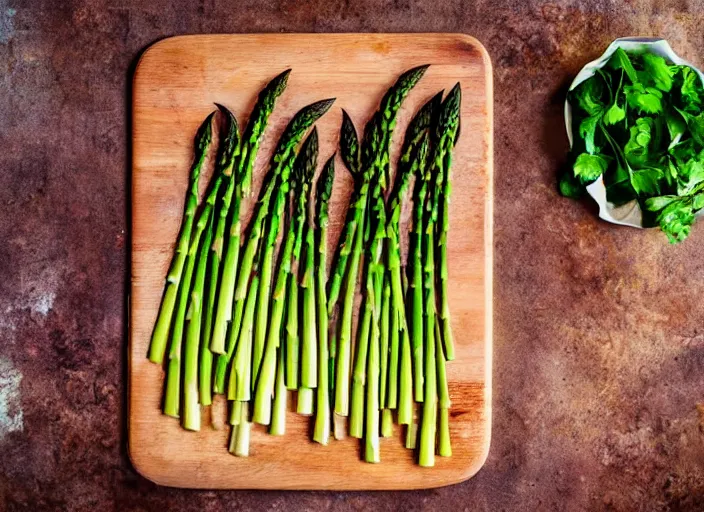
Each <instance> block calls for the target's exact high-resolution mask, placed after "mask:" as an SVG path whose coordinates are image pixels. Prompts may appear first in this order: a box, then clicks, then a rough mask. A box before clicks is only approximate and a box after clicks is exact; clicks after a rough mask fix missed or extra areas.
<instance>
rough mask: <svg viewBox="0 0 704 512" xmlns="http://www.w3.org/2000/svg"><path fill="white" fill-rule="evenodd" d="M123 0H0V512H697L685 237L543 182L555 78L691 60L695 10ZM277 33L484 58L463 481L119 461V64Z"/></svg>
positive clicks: (701, 19) (696, 368)
mask: <svg viewBox="0 0 704 512" xmlns="http://www.w3.org/2000/svg"><path fill="white" fill-rule="evenodd" d="M113 4H114V5H117V3H112V2H111V3H110V5H113ZM120 4H121V5H122V7H119V8H115V7H112V8H110V9H106V8H107V7H108V5H109V3H108V2H104V1H103V2H101V1H99V0H87V1H85V2H80V1H74V2H62V3H61V5H59V3H57V2H49V1H48V0H46V1H44V2H40V1H35V2H19V1H13V0H0V70H1V71H0V75H1V76H2V80H1V81H0V120H2V124H1V129H0V148H2V151H1V152H0V161H1V162H2V165H1V166H0V169H2V172H0V204H1V205H2V210H0V211H1V213H0V240H2V243H0V313H1V316H0V321H1V322H0V333H1V334H2V342H0V404H2V407H0V425H1V426H0V436H1V439H0V510H3V509H5V510H10V511H12V510H32V511H34V510H38V511H42V510H62V509H63V510H86V511H93V510H120V511H123V510H124V511H132V510H135V511H151V510H154V511H164V510H173V511H180V510H207V511H215V510H224V509H228V510H267V509H280V510H295V509H308V510H369V509H374V508H381V509H388V510H396V509H398V510H472V511H473V510H488V511H497V510H507V511H514V510H624V511H627V510H701V509H702V507H704V462H703V461H704V445H703V442H702V440H703V437H702V432H701V427H700V422H701V421H702V418H704V416H700V413H699V412H698V410H697V403H699V402H701V401H704V399H703V397H704V332H703V331H702V325H703V322H702V319H703V318H704V302H703V301H702V300H701V297H702V295H703V294H704V285H703V284H701V283H702V282H704V259H703V258H702V254H701V250H700V247H701V246H702V244H703V243H704V225H702V224H701V223H700V224H699V225H697V226H696V227H695V228H694V230H693V233H692V236H691V237H690V239H689V240H688V241H687V242H686V243H684V244H683V245H681V246H678V247H669V246H667V244H666V243H665V241H664V238H663V236H662V235H661V234H659V233H657V232H643V231H637V230H632V229H627V228H616V227H613V226H609V225H606V224H604V223H602V222H600V221H599V220H597V219H596V217H595V216H594V212H593V209H592V208H590V207H589V206H587V205H582V204H578V203H573V202H570V201H567V200H562V199H559V198H558V197H557V195H556V193H555V188H554V174H555V171H556V169H557V168H558V167H559V165H560V164H561V162H562V161H563V156H564V151H565V149H566V139H565V136H564V134H563V127H562V120H561V115H562V112H561V109H562V100H563V98H564V91H565V88H566V85H567V83H568V81H569V80H570V79H571V78H572V76H574V74H575V73H576V72H577V70H578V69H579V68H580V67H581V65H582V64H583V63H584V62H586V61H588V60H590V59H592V58H594V57H596V56H598V55H599V54H600V53H601V52H602V51H603V49H604V48H605V46H606V45H607V44H608V43H609V42H610V41H611V40H612V39H614V38H616V37H618V36H624V35H633V34H641V35H661V36H664V37H666V38H667V39H669V40H670V42H671V43H672V45H673V47H674V49H675V50H676V51H677V52H678V53H680V54H681V55H683V56H685V57H687V58H689V59H691V60H692V61H694V62H696V63H698V64H699V65H702V64H704V57H702V54H701V53H700V52H701V51H702V48H704V32H703V31H702V27H703V26H704V3H703V2H701V1H700V0H689V1H685V0H677V1H671V0H633V1H631V2H624V3H621V4H620V5H618V6H615V5H614V4H616V2H606V1H600V0H592V1H589V0H587V1H579V2H577V1H574V2H567V1H561V2H560V1H556V2H552V3H546V2H541V1H538V0H520V1H519V0H494V1H488V0H480V1H477V2H469V1H464V0H462V1H460V0H457V1H453V2H420V1H412V0H411V1H400V2H377V1H376V0H367V1H364V2H354V3H352V2H350V3H349V4H340V5H338V4H335V3H333V2H330V1H327V0H325V1H323V0H318V1H313V2H299V3H295V4H294V2H274V1H267V0H263V1H256V2H255V1H253V0H252V1H250V0H247V1H241V2H239V4H240V7H234V4H235V2H227V3H225V2H218V3H217V5H216V4H215V3H214V2H212V1H205V2H193V1H186V0H174V1H172V2H162V1H159V0H152V1H149V2H136V1H132V2H129V1H127V2H121V3H120ZM280 30H287V31H398V32H400V31H445V32H465V33H469V34H472V35H474V36H476V37H477V38H478V39H479V40H480V41H482V42H483V43H484V44H485V46H486V47H487V49H488V51H489V53H490V55H491V57H492V60H493V63H494V78H495V114H496V115H495V126H496V131H495V163H496V182H495V185H496V187H495V189H496V212H495V255H496V262H495V294H494V295H495V337H494V347H495V352H494V428H493V435H492V448H491V451H490V454H489V459H488V461H487V464H486V465H485V466H484V468H483V469H482V470H481V471H480V472H479V473H478V474H477V476H475V477H474V478H473V479H471V480H470V481H468V482H466V483H463V484H460V485H457V486H452V487H448V488H442V489H437V490H433V491H417V492H408V493H395V492H382V493H374V494H366V493H358V492H355V493H314V492H301V493H288V492H204V491H203V492H198V491H179V490H174V489H166V488H159V487H157V486H155V485H153V484H151V483H149V482H148V481H146V480H144V479H142V478H141V477H139V476H137V475H136V474H135V472H134V471H133V470H132V469H131V467H130V465H129V463H128V461H127V458H126V452H125V434H124V418H125V416H124V414H125V406H124V397H125V382H126V381H125V377H124V363H125V355H126V350H125V347H126V345H125V325H126V319H125V299H124V297H125V293H126V284H127V282H128V272H127V269H126V261H127V247H128V245H127V244H126V242H127V239H126V238H127V233H126V226H127V225H128V218H127V198H126V194H127V190H128V189H129V187H128V183H127V175H128V169H129V166H128V161H127V154H128V133H129V131H128V120H127V112H128V109H127V105H128V104H129V100H128V98H127V96H126V94H127V93H126V91H127V86H128V83H129V80H128V70H129V68H130V66H131V65H132V64H133V63H134V62H135V59H136V56H137V55H138V54H139V52H140V50H142V49H143V48H145V47H146V46H147V45H149V44H150V43H152V42H154V41H155V40H157V39H159V38H162V37H164V36H168V35H174V34H182V33H199V32H243V31H280ZM20 411H21V420H20ZM701 414H703V415H704V410H703V411H702V413H701Z"/></svg>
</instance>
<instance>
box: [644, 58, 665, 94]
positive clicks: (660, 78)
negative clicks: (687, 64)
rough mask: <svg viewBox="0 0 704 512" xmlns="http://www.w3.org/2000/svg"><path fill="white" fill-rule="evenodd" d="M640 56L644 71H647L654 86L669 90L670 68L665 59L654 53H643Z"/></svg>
mask: <svg viewBox="0 0 704 512" xmlns="http://www.w3.org/2000/svg"><path fill="white" fill-rule="evenodd" d="M641 58H642V59H643V66H644V67H645V71H646V73H649V74H650V76H651V77H652V79H653V81H654V82H655V87H657V88H658V89H660V90H661V91H666V92H669V91H670V89H672V70H671V69H670V66H668V65H667V62H665V59H663V58H662V57H660V55H655V54H654V53H644V54H643V55H641Z"/></svg>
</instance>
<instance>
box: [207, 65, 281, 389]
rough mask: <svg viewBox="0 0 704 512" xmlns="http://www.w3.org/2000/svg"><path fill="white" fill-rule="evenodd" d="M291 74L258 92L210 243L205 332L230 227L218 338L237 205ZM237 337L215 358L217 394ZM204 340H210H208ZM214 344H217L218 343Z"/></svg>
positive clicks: (232, 262)
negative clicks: (212, 239) (207, 315)
mask: <svg viewBox="0 0 704 512" xmlns="http://www.w3.org/2000/svg"><path fill="white" fill-rule="evenodd" d="M290 72H291V70H290V69H288V70H286V71H284V72H283V73H281V74H279V75H278V76H276V77H275V78H274V79H273V80H271V81H270V82H269V83H268V84H267V85H266V87H265V88H264V89H263V90H262V91H261V92H260V93H259V98H258V100H257V103H256V104H255V105H254V109H253V110H252V114H251V116H250V121H249V123H248V124H247V129H246V131H245V133H244V137H243V141H242V151H241V155H240V158H239V160H238V162H237V172H236V173H235V175H234V176H233V178H234V179H232V180H231V181H230V185H229V187H228V189H227V191H226V193H225V195H224V197H223V208H222V209H221V211H220V218H219V220H218V228H217V235H216V238H215V243H213V250H212V253H211V255H210V257H211V263H210V282H211V290H212V292H211V295H212V297H211V298H209V308H208V313H209V316H210V317H211V319H210V322H209V323H208V325H207V329H208V330H210V328H211V324H212V315H213V308H214V306H215V292H216V291H218V283H219V280H220V260H221V257H222V252H223V243H224V236H225V228H226V225H229V226H230V233H229V236H228V244H227V248H226V250H225V261H224V264H223V269H224V270H223V276H222V284H221V288H220V290H221V291H220V293H222V294H223V295H224V297H223V300H224V304H225V306H224V310H223V313H222V315H223V316H221V317H220V324H218V328H217V331H216V332H217V336H218V337H224V336H225V333H226V331H227V325H226V324H227V322H228V321H230V320H232V296H233V294H234V287H235V277H236V273H237V266H238V261H239V255H240V232H241V223H240V205H241V202H242V197H243V196H248V195H249V194H250V190H251V180H252V168H253V167H254V161H255V160H256V157H257V153H258V150H259V145H260V143H261V140H262V138H263V134H264V130H265V128H266V125H267V123H268V121H269V116H270V115H271V113H272V112H273V110H274V107H275V104H276V100H277V99H278V97H279V96H281V94H283V92H284V90H285V89H286V85H287V83H288V76H289V73H290ZM233 194H234V204H233V205H232V208H230V202H231V200H232V196H233ZM228 213H229V216H228ZM222 290H224V291H222ZM238 313H239V315H240V318H239V319H240V320H241V315H242V310H241V309H240V310H239V312H238ZM237 325H238V326H239V322H237ZM232 330H234V329H232ZM238 330H239V329H238ZM237 335H238V332H235V333H231V335H230V336H229V338H228V343H227V348H226V351H225V354H220V355H218V358H217V366H216V371H215V391H216V392H217V393H222V392H223V390H224V386H225V372H226V370H227V364H228V362H229V361H230V358H231V357H232V353H233V352H234V349H235V341H236V339H237ZM206 339H207V340H210V338H206ZM223 339H224V338H223ZM216 343H217V344H219V343H220V341H218V342H216ZM211 353H212V352H211Z"/></svg>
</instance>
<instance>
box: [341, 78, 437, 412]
mask: <svg viewBox="0 0 704 512" xmlns="http://www.w3.org/2000/svg"><path fill="white" fill-rule="evenodd" d="M427 68H428V66H420V67H417V68H414V69H411V70H409V71H407V72H405V73H404V74H403V75H401V76H400V77H399V79H398V80H397V81H396V83H395V84H394V85H393V86H392V87H391V88H390V89H389V91H388V92H387V93H386V95H385V96H384V98H383V99H382V102H381V108H380V110H379V111H378V112H377V113H376V114H375V115H374V116H373V118H372V119H371V121H370V122H369V123H368V125H367V129H366V133H365V140H364V145H363V148H362V149H363V152H362V153H363V158H362V167H361V169H363V179H362V186H361V188H360V194H359V197H358V198H357V200H356V202H355V211H354V222H355V228H354V231H355V232H356V233H355V234H354V238H355V241H354V245H353V249H352V253H351V254H352V261H351V263H350V266H349V269H348V270H347V276H346V278H345V297H344V301H343V309H342V325H341V328H340V340H339V346H338V361H337V365H336V371H337V375H336V383H335V412H336V413H337V414H339V415H341V416H345V415H347V414H348V411H349V368H350V361H349V359H350V353H351V351H350V344H351V331H352V308H353V306H354V294H355V291H356V284H357V274H358V271H359V258H360V257H361V253H362V243H361V236H362V232H363V231H364V228H363V226H364V222H365V220H364V217H365V213H366V208H367V202H368V201H367V194H368V190H369V183H370V181H371V179H372V177H373V176H377V183H378V186H379V187H381V188H382V189H383V188H384V178H383V175H384V168H385V165H387V164H388V152H389V141H390V140H391V133H392V132H393V128H394V125H395V120H396V115H397V113H398V110H399V108H400V107H401V104H402V103H403V100H404V99H405V98H406V96H407V95H408V93H409V92H410V90H411V89H412V88H413V87H414V86H415V85H416V84H417V83H418V81H419V80H420V78H421V77H422V76H423V74H424V73H425V71H426V69H427ZM341 142H342V143H343V144H344V139H341ZM342 152H343V154H344V153H345V148H344V147H343V148H342ZM382 206H383V200H382ZM385 227H386V226H385V224H384V225H382V226H381V228H380V229H381V231H382V232H385ZM382 238H383V236H382ZM375 239H376V236H375ZM358 241H359V243H358ZM347 246H349V239H348V238H347V237H345V239H344V240H343V242H342V245H341V248H345V247H347ZM378 250H379V252H381V248H378ZM341 252H342V249H341ZM338 261H339V259H338ZM338 267H339V265H337V266H336V268H335V272H334V274H333V279H335V277H334V276H335V275H337V274H344V268H342V269H340V268H338ZM330 303H331V301H330V299H328V306H329V307H328V311H330V310H331V309H332V308H330ZM333 307H334V304H333ZM361 339H363V338H361Z"/></svg>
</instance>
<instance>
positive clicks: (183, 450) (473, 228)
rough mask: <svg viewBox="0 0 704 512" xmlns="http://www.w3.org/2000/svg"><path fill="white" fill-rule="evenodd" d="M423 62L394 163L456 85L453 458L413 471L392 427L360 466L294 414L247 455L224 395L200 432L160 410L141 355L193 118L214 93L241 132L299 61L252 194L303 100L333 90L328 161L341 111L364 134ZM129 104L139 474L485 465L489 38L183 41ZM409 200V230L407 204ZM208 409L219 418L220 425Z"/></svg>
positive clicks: (323, 152) (133, 436)
mask: <svg viewBox="0 0 704 512" xmlns="http://www.w3.org/2000/svg"><path fill="white" fill-rule="evenodd" d="M426 63H430V64H431V67H430V68H429V70H428V72H427V73H426V74H425V76H424V77H423V79H422V80H421V81H420V83H419V84H418V85H417V86H416V88H415V89H414V90H413V91H412V92H411V94H410V95H409V97H408V99H407V100H406V102H405V103H404V105H403V108H402V110H401V111H400V113H399V122H398V124H397V128H396V131H395V133H394V139H393V149H392V162H395V160H396V157H397V155H398V152H399V150H400V149H399V148H400V142H401V140H402V137H403V134H404V132H405V128H406V126H407V123H408V121H409V120H410V118H411V117H412V115H413V114H414V113H415V111H416V110H417V108H418V107H419V106H420V105H421V104H422V103H423V102H425V101H426V100H427V99H428V98H430V97H431V96H432V95H433V94H435V93H436V92H437V91H439V90H441V89H445V91H449V89H450V88H451V87H452V86H453V85H454V84H455V82H457V81H460V82H461V85H462V132H461V135H460V138H459V141H458V143H457V147H456V150H455V154H454V158H453V195H452V204H451V213H450V217H451V229H450V238H449V244H448V258H449V273H450V283H451V286H450V306H451V310H452V322H453V329H454V333H455V343H456V352H457V354H456V356H457V358H456V360H455V361H452V362H451V363H449V364H448V367H447V374H448V379H449V387H450V395H451V399H452V410H451V415H452V416H451V437H452V447H453V456H452V457H450V458H442V457H437V458H436V466H435V467H434V468H421V467H419V466H417V465H416V464H415V463H414V459H413V452H411V451H409V450H406V449H405V448H404V447H403V445H402V435H403V434H402V429H401V428H400V427H398V426H395V435H394V437H393V438H388V439H382V441H381V458H382V462H381V464H367V463H365V462H362V461H361V460H360V443H359V441H358V440H355V439H351V438H348V439H346V440H343V441H335V440H332V441H331V444H330V445H329V446H327V447H324V446H320V445H317V444H315V443H313V442H312V441H311V440H310V436H309V430H311V422H312V420H311V419H309V418H305V417H302V416H299V415H297V414H295V413H294V412H293V411H290V412H289V414H288V420H287V421H288V422H287V433H286V435H285V436H283V437H273V436H270V435H268V434H266V432H265V430H264V428H263V427H261V426H255V428H254V429H253V434H252V442H251V455H250V457H249V458H237V457H234V456H232V455H230V454H229V453H228V452H227V439H228V434H229V428H228V427H226V426H224V420H225V404H224V400H219V401H218V402H217V403H216V404H215V405H214V407H213V410H212V414H211V413H209V412H205V413H204V415H203V423H204V426H203V428H202V429H201V431H200V432H198V433H193V432H187V431H185V430H183V429H181V427H180V426H179V422H178V421H177V420H175V419H173V418H169V417H166V416H163V415H162V414H161V411H160V405H161V400H162V391H163V379H164V371H163V369H162V367H160V366H157V365H154V364H152V363H150V362H149V361H148V360H147V358H146V353H147V348H148V345H149V339H150V335H151V332H152V328H153V326H154V322H155V319H156V315H157V310H158V308H159V303H160V300H161V296H162V293H163V289H164V278H165V276H166V272H167V268H168V266H169V263H170V261H171V257H172V254H173V250H174V243H175V240H176V236H177V233H178V231H179V226H180V223H181V216H182V211H183V202H184V197H185V191H186V186H187V180H188V170H189V166H190V164H191V160H192V158H193V147H192V144H193V143H192V141H193V136H194V134H195V132H196V129H197V127H198V125H199V124H200V123H201V122H202V120H203V119H204V118H205V117H206V116H207V114H208V113H210V112H211V111H212V110H213V109H214V105H213V103H214V102H218V103H222V104H224V105H226V106H227V107H229V108H230V109H231V110H232V111H233V112H234V113H235V114H236V115H237V117H238V120H239V122H240V125H241V126H244V125H245V124H246V122H247V116H248V115H249V112H250V110H251V109H252V106H253V105H254V102H255V100H256V97H257V93H258V92H259V90H260V89H261V88H262V87H263V86H264V85H265V84H266V83H267V82H268V81H269V80H270V79H271V78H272V77H274V76H275V75H277V74H278V73H279V72H281V71H283V70H284V69H287V68H292V69H293V71H292V73H291V76H290V79H289V85H288V88H287V90H286V92H285V93H284V94H283V96H282V97H281V98H280V100H279V102H278V104H277V106H276V110H275V111H274V113H273V115H272V116H271V121H270V126H269V128H268V129H267V131H266V135H265V139H264V141H263V143H262V146H261V150H260V152H259V156H258V158H257V162H256V166H255V171H254V174H255V188H254V191H255V197H256V193H257V192H258V189H259V186H260V184H261V179H262V177H263V176H264V174H265V172H266V171H267V164H268V159H269V157H270V156H271V153H272V150H273V147H274V145H275V143H276V141H277V140H278V137H279V135H280V134H281V133H282V131H283V129H284V127H285V125H286V123H287V122H288V120H289V119H290V118H291V116H292V115H293V114H294V113H295V112H296V111H297V110H299V109H300V108H301V107H303V106H304V105H307V104H309V103H311V102H313V101H316V100H319V99H323V98H329V97H336V98H337V101H336V103H335V105H333V108H332V109H331V110H330V111H329V112H328V113H327V114H326V115H325V116H324V117H323V118H322V119H321V120H320V121H319V122H318V123H317V126H318V131H319V135H320V158H319V160H320V165H322V162H324V161H325V160H327V158H328V157H329V156H330V155H331V154H332V153H333V152H334V151H336V149H337V139H338V133H339V128H340V122H341V108H344V109H346V110H347V111H348V112H349V113H350V115H351V117H352V119H353V120H354V122H355V124H356V125H357V128H358V130H360V131H361V129H362V128H363V126H364V124H365V123H366V122H367V120H368V118H369V117H370V115H371V114H372V113H373V112H374V111H375V110H376V108H377V106H378V103H379V101H380V99H381V97H382V96H383V94H384V92H385V91H386V90H387V88H388V87H389V86H390V85H391V84H392V83H393V82H394V81H395V80H396V78H397V76H398V75H399V74H400V73H402V72H403V71H405V70H407V69H409V68H411V67H414V66H417V65H420V64H426ZM132 108H133V112H132V119H133V134H132V144H133V168H132V288H131V297H130V343H129V452H130V457H131V459H132V462H133V464H134V466H135V468H136V469H137V470H138V471H139V472H140V473H141V474H142V475H144V476H145V477H147V478H149V479H150V480H153V481H154V482H157V483H159V484H162V485H168V486H178V487H191V488H215V489H240V488H248V489H414V488H429V487H437V486H442V485H447V484H452V483H455V482H459V481H462V480H465V479H467V478H469V477H470V476H472V475H473V474H475V473H476V472H477V471H478V470H479V468H480V467H481V466H482V464H483V463H484V461H485V459H486V457H487V453H488V450H489V438H490V430H491V354H492V259H493V256H492V246H493V242H492V219H493V213H492V201H493V197H492V71H491V62H490V60H489V57H488V55H487V53H486V51H485V50H484V48H483V47H482V46H481V44H480V43H479V42H478V41H477V40H475V39H473V38H471V37H469V36H466V35H461V34H263V35H209V36H182V37H173V38H170V39H166V40H163V41H160V42H158V43H156V44H154V45H153V46H151V47H150V48H149V49H148V50H147V51H146V52H145V53H144V55H143V56H142V58H141V60H140V62H139V65H138V67H137V70H136V72H135V76H134V84H133V106H132ZM338 159H339V157H338ZM210 164H211V165H209V169H210V170H209V172H212V169H211V168H212V162H210ZM202 181H203V182H204V181H205V180H202ZM203 184H204V183H203ZM351 190H352V180H351V178H350V176H349V174H348V173H347V171H346V170H345V168H344V166H343V165H342V162H339V161H338V165H337V173H336V178H335V188H334V193H333V197H332V200H331V205H330V213H331V227H330V248H329V250H330V251H331V253H332V251H334V249H335V247H336V243H337V239H338V235H339V232H340V231H341V229H342V224H343V219H344V215H345V214H344V212H345V209H346V207H347V203H348V200H349V195H350V193H351ZM406 206H407V207H406V209H405V210H404V215H403V219H402V221H403V226H402V228H403V229H407V227H408V221H409V218H410V213H411V210H410V208H409V205H406ZM252 208H253V202H252V201H249V202H246V203H244V204H243V212H245V215H246V216H249V215H250V214H251V210H252ZM404 244H407V241H404ZM404 250H405V249H404ZM404 254H405V253H404ZM220 398H221V397H220ZM291 402H292V400H289V403H291ZM211 418H212V420H213V423H215V425H216V427H211V426H210V420H211Z"/></svg>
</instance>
